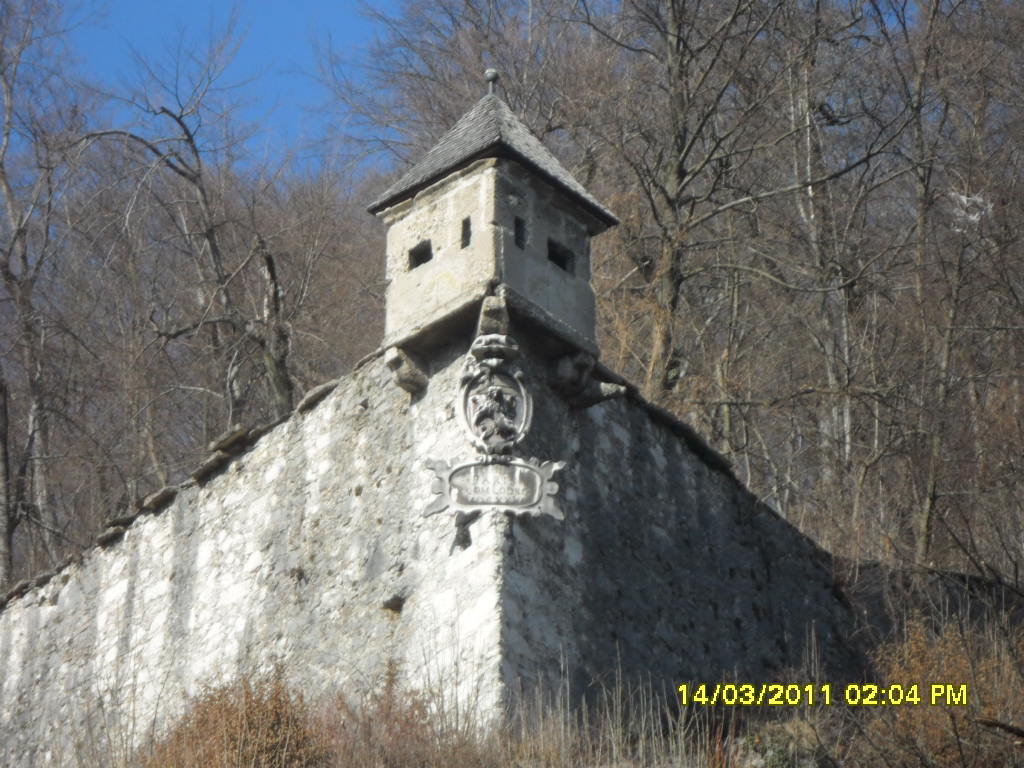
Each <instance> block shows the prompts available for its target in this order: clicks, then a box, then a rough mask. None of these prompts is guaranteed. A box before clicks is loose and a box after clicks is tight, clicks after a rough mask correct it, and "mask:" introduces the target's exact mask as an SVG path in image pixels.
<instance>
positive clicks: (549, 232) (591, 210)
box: [369, 70, 617, 355]
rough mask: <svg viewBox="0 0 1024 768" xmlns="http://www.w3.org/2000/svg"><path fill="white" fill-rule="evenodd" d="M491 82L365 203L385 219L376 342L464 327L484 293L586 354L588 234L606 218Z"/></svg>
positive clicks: (430, 338) (589, 345) (589, 335)
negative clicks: (381, 316) (381, 320)
mask: <svg viewBox="0 0 1024 768" xmlns="http://www.w3.org/2000/svg"><path fill="white" fill-rule="evenodd" d="M488 79H489V80H490V81H491V88H490V92H489V93H488V94H487V95H485V96H484V97H483V98H482V99H480V101H478V102H477V103H476V105H475V106H474V107H473V108H472V109H471V110H469V112H467V113H466V114H465V115H463V117H462V118H461V119H460V120H459V121H458V122H457V123H456V124H455V125H454V127H452V128H451V130H449V131H448V132H447V133H445V134H444V136H442V137H441V139H440V141H438V143H437V144H436V145H435V146H434V147H433V148H431V149H430V150H429V151H428V152H427V153H426V154H425V155H424V156H423V157H422V158H421V159H420V160H419V161H418V162H417V163H416V164H414V165H413V166H412V167H411V168H410V169H409V170H408V171H407V172H406V173H405V174H404V175H403V176H402V177H401V178H400V179H399V180H398V181H397V182H395V183H394V184H393V185H392V186H391V187H389V188H388V189H387V190H386V191H385V192H384V193H383V194H382V195H381V196H380V197H379V198H378V199H377V200H376V201H374V202H373V203H372V204H371V205H370V206H369V210H370V212H371V213H374V214H376V215H378V216H380V217H381V218H382V219H383V220H384V221H385V222H386V223H387V224H388V226H389V228H388V236H387V283H388V287H387V309H386V320H385V339H384V344H385V346H401V347H403V348H405V349H411V350H415V349H421V348H423V347H426V346H429V345H431V344H432V343H434V342H436V341H438V340H439V339H443V338H446V337H447V336H448V335H449V333H450V332H451V331H452V330H453V329H458V328H460V327H466V328H468V327H471V326H472V325H473V323H475V321H476V316H477V312H476V310H478V309H479V307H480V304H481V301H482V300H483V298H484V297H485V296H488V295H492V294H494V293H495V292H499V291H500V293H502V294H503V295H504V296H505V297H506V300H507V303H508V306H509V309H510V311H511V312H512V313H514V314H515V315H516V316H517V319H519V320H521V322H524V323H526V324H528V325H532V326H533V327H536V328H539V329H541V330H543V331H544V333H543V334H541V335H542V336H543V337H544V338H545V339H546V340H548V341H549V342H550V343H553V344H555V345H560V346H563V347H566V348H570V349H571V348H575V349H580V350H584V351H586V352H589V353H591V354H595V355H596V353H597V344H596V340H595V301H594V291H593V288H592V287H591V284H590V238H591V237H593V236H594V235H597V234H599V233H601V232H603V231H604V230H605V229H607V228H608V227H610V226H613V225H614V224H616V223H617V219H616V218H615V216H614V215H613V214H612V213H611V212H610V211H609V210H608V209H607V208H605V207H604V206H603V205H602V204H601V203H599V202H598V201H597V200H596V199H595V198H594V197H593V196H592V195H591V194H590V193H589V192H588V191H587V190H586V189H584V188H583V186H582V185H581V184H580V183H579V182H578V181H576V179H574V178H573V176H572V174H571V173H569V171H567V170H566V169H565V168H564V167H563V166H562V164H561V163H559V162H558V160H557V159H555V157H554V156H553V155H552V154H551V153H550V152H549V151H548V150H547V148H546V147H545V146H544V145H543V144H542V143H541V142H540V141H539V140H538V139H537V138H536V136H534V135H533V134H532V133H531V132H530V130H529V129H528V128H527V127H526V126H525V125H524V124H523V122H522V121H521V120H520V119H519V118H518V117H517V116H516V115H515V114H514V113H513V112H512V110H511V109H510V108H509V107H508V105H507V104H506V103H505V102H504V101H502V99H501V98H500V97H499V96H498V95H497V94H495V93H494V92H493V91H494V87H493V86H494V81H495V80H496V79H497V75H496V73H494V71H493V70H489V72H488Z"/></svg>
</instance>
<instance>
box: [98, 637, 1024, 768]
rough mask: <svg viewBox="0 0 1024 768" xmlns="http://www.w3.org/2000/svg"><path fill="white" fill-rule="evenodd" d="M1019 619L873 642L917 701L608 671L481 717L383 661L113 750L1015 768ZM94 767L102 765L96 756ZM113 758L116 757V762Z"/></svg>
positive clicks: (258, 696)
mask: <svg viewBox="0 0 1024 768" xmlns="http://www.w3.org/2000/svg"><path fill="white" fill-rule="evenodd" d="M1022 660H1024V631H1022V630H1011V629H1006V628H1005V627H1001V626H997V625H990V626H987V627H971V626H961V625H958V624H956V623H947V624H945V625H941V626H936V625H934V624H929V623H928V622H926V621H924V620H915V621H911V622H909V623H908V624H907V629H906V631H905V634H904V636H903V637H902V639H900V640H899V641H898V642H893V643H890V644H888V645H886V646H883V647H882V648H881V650H880V651H879V653H878V657H877V660H876V661H877V669H878V673H879V680H878V682H879V683H881V684H883V685H888V684H900V685H903V686H904V688H908V687H909V686H910V685H912V684H915V683H916V684H917V685H918V686H919V691H920V695H921V697H922V699H923V701H922V703H921V704H918V705H903V706H887V707H874V708H866V707H860V708H858V707H848V706H846V705H845V704H844V703H843V702H842V701H841V690H842V689H841V687H840V688H839V691H840V693H839V697H840V700H838V701H836V702H835V703H834V705H833V706H832V707H831V708H824V707H812V708H806V707H805V708H801V709H795V710H787V711H784V712H783V711H774V712H771V713H767V716H766V713H764V712H755V713H751V712H749V711H740V710H730V709H720V710H718V711H711V710H709V709H704V708H691V709H690V710H689V711H687V712H685V713H682V715H680V713H679V712H677V711H674V709H675V708H674V707H673V706H671V705H666V703H665V700H664V699H663V698H661V697H658V696H656V695H653V694H652V693H651V691H650V690H649V689H642V688H631V687H628V686H625V685H623V684H621V682H619V683H618V684H616V685H614V686H612V687H611V688H608V689H605V690H601V691H599V692H598V693H597V694H596V695H594V696H592V697H590V698H589V699H588V702H589V704H588V705H585V706H576V707H571V706H569V704H568V697H567V696H565V695H563V694H562V692H555V693H554V694H553V695H551V696H548V697H545V696H543V695H539V694H538V695H537V696H535V697H534V698H533V700H532V701H530V703H529V704H528V705H523V706H521V707H520V709H519V710H518V712H517V714H516V716H515V717H514V718H511V719H510V724H506V725H505V726H503V727H501V728H493V727H486V726H485V724H483V723H482V722H481V721H478V720H474V718H473V717H466V716H465V713H460V715H459V717H458V718H457V719H456V718H454V717H449V716H446V714H445V713H447V712H449V711H450V710H449V709H447V708H446V707H445V706H443V702H442V701H441V700H440V699H439V697H437V696H436V695H428V694H427V693H424V692H418V691H411V690H408V689H406V688H404V687H403V686H402V685H401V683H400V675H399V671H398V669H397V668H396V667H394V666H392V667H390V668H389V669H388V672H387V674H386V675H385V678H384V680H383V683H382V685H381V686H380V687H379V689H378V690H377V691H376V692H375V693H373V694H372V695H370V696H368V697H367V698H365V699H364V700H362V701H359V702H357V703H354V702H352V701H350V700H348V699H347V698H345V697H342V696H339V697H337V698H336V699H335V700H333V701H331V702H329V703H328V704H326V705H323V704H320V705H316V706H313V705H311V704H310V703H308V702H307V701H305V700H304V699H303V697H302V696H301V695H299V694H298V693H296V692H295V691H292V690H289V689H288V688H287V687H286V686H285V685H284V683H283V682H282V679H283V677H282V675H280V674H279V675H277V676H276V677H274V678H272V679H270V680H264V681H251V680H243V681H240V682H237V683H234V684H232V685H227V686H222V687H219V688H214V689H210V690H207V691H206V692H205V693H204V694H202V695H201V696H199V697H198V698H197V699H196V701H195V702H194V703H193V705H192V707H191V708H190V710H189V711H188V713H187V714H186V715H185V716H184V717H183V718H182V719H181V720H180V721H179V722H178V723H177V724H176V725H175V726H174V727H173V728H172V729H171V730H170V731H169V732H167V733H166V734H165V735H164V736H163V737H162V738H161V739H159V740H158V741H155V742H152V743H150V744H148V745H146V746H145V747H144V748H143V749H141V750H138V751H137V752H136V755H135V759H134V760H131V761H127V762H125V763H123V764H124V765H133V766H134V765H137V766H142V767H143V768H157V767H159V768H192V767H193V766H195V767H196V768H200V767H202V768H229V767H230V768H243V767H245V768H432V767H433V766H445V767H447V766H455V767H456V768H526V767H527V766H529V767H530V768H533V767H535V766H536V767H537V768H570V767H571V768H577V767H584V766H586V767H588V768H590V767H593V768H641V767H643V768H670V767H675V768H822V767H824V766H831V767H832V768H840V767H842V768H869V767H870V768H874V767H875V766H889V767H891V768H926V767H927V768H990V767H993V766H1024V672H1022V670H1024V667H1022ZM932 683H942V684H951V685H953V686H954V687H958V686H959V685H961V684H966V685H967V686H968V692H969V697H968V704H967V706H946V705H941V706H940V705H936V706H932V705H931V704H929V703H928V701H927V699H928V696H929V693H930V689H929V686H930V685H931V684H932ZM97 765H100V764H97ZM119 765H121V764H120V763H119Z"/></svg>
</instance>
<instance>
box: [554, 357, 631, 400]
mask: <svg viewBox="0 0 1024 768" xmlns="http://www.w3.org/2000/svg"><path fill="white" fill-rule="evenodd" d="M596 364H597V359H596V358H595V357H594V356H593V355H591V354H590V353H589V352H576V353H575V354H572V355H566V356H565V357H562V358H560V359H559V360H558V362H557V363H556V364H555V376H554V384H555V389H557V390H558V391H559V392H561V393H562V394H563V395H565V397H566V399H567V400H568V401H569V403H570V404H571V405H573V406H575V407H577V408H589V407H590V406H592V405H597V404H598V403H601V402H604V401H605V400H609V399H610V398H613V397H621V396H622V395H624V394H626V387H625V386H624V385H622V384H614V383H612V382H608V381H599V380H598V379H596V378H595V377H594V375H593V373H594V366H595V365H596Z"/></svg>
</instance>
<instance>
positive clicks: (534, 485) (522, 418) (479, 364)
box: [424, 333, 565, 521]
mask: <svg viewBox="0 0 1024 768" xmlns="http://www.w3.org/2000/svg"><path fill="white" fill-rule="evenodd" d="M518 357H519V345H518V344H516V342H515V340H514V339H513V338H512V337H511V336H507V335H505V334H500V333H489V334H482V335H480V336H477V338H476V340H475V341H474V342H473V346H472V347H471V348H470V351H469V354H468V355H467V357H466V364H465V367H464V369H463V373H462V378H461V381H460V386H459V409H458V411H459V417H460V419H461V420H462V424H463V427H464V429H465V430H466V434H467V436H468V437H469V440H470V442H471V443H472V444H473V446H474V447H475V448H476V449H477V451H478V452H479V453H481V454H482V457H481V458H480V459H479V460H477V461H469V462H462V463H458V462H455V463H450V462H447V461H442V460H437V459H435V460H431V461H428V462H426V466H427V467H428V468H429V469H430V470H431V471H432V472H433V473H434V481H433V484H432V486H431V490H432V491H433V492H434V493H435V494H437V496H436V497H435V498H434V500H433V501H432V502H431V504H430V506H428V507H427V509H426V510H425V511H424V515H426V516H429V515H434V514H437V513H438V512H442V511H444V510H446V509H452V510H453V511H455V512H456V513H457V519H459V520H469V521H471V520H473V519H476V517H478V516H479V514H474V513H479V512H482V511H484V510H486V509H500V510H507V511H509V512H512V513H515V514H526V515H550V516H551V517H554V518H556V519H558V520H562V519H564V516H563V515H562V511H561V510H560V509H559V508H558V504H557V503H556V501H555V494H556V493H557V492H558V483H557V482H555V481H554V480H553V479H552V478H553V477H554V475H555V474H556V473H557V472H558V471H559V470H561V469H563V468H564V467H565V462H564V461H545V462H541V461H538V460H537V459H533V458H531V459H523V458H517V457H514V456H512V455H511V454H512V449H513V448H514V447H515V446H516V445H518V444H519V443H520V442H521V441H522V439H523V438H524V437H526V433H527V432H528V431H529V429H530V423H531V420H532V418H533V398H532V397H531V396H530V392H529V391H528V390H527V389H526V386H525V384H524V378H525V377H524V375H523V371H522V370H521V369H520V368H519V366H518V365H516V364H515V360H516V358H518Z"/></svg>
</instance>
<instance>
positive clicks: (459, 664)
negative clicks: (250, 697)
mask: <svg viewBox="0 0 1024 768" xmlns="http://www.w3.org/2000/svg"><path fill="white" fill-rule="evenodd" d="M468 344H469V340H468V339H466V340H459V341H458V343H455V342H453V346H452V347H451V348H450V350H449V351H448V352H441V353H438V354H437V355H435V357H434V359H435V360H436V363H435V364H434V369H433V370H431V371H429V372H428V373H429V386H427V388H426V390H425V391H423V392H421V393H419V394H417V395H413V396H410V395H409V394H407V393H406V392H404V391H402V390H401V389H399V388H398V387H397V386H396V385H395V384H394V383H393V381H392V379H391V375H390V372H389V371H388V369H387V367H386V365H385V362H384V359H383V358H381V357H377V358H374V359H372V360H370V361H369V362H367V363H366V364H365V365H364V366H362V367H361V368H360V369H359V370H358V371H357V372H355V373H354V374H352V375H351V376H349V377H346V378H345V379H344V380H342V381H341V382H340V383H339V384H338V386H337V387H336V389H335V390H334V391H333V392H332V393H331V394H330V395H328V396H327V397H326V398H325V399H324V400H323V401H322V402H320V403H319V404H318V405H317V406H316V407H314V408H312V409H310V410H308V411H305V412H301V413H296V414H295V415H294V416H293V417H292V418H291V419H290V420H288V421H286V422H285V423H283V424H281V425H279V426H278V427H276V428H275V429H274V430H273V431H271V432H270V433H268V434H266V435H265V436H263V437H262V438H261V439H260V440H259V441H258V442H257V443H256V444H255V445H254V446H252V447H251V448H249V449H248V450H247V451H245V452H244V453H241V454H240V455H238V456H236V457H235V458H234V459H233V460H231V461H230V462H228V463H227V464H226V465H225V466H224V467H223V468H222V469H221V471H220V472H219V473H217V474H214V475H212V476H210V477H209V478H207V479H205V480H204V481H203V482H202V483H199V484H196V485H192V486H191V487H187V488H184V489H182V490H181V491H180V492H179V493H178V495H177V496H176V497H175V498H174V500H173V501H172V502H170V503H169V504H168V505H167V506H166V507H164V508H162V509H161V510H159V511H157V512H156V513H153V514H146V515H143V516H141V517H139V518H138V519H137V520H136V521H135V522H134V523H133V524H132V525H131V526H130V527H129V528H128V530H127V532H126V533H125V534H124V536H123V538H121V539H120V540H119V541H116V542H114V543H111V544H109V546H107V547H105V548H104V547H99V548H96V549H93V550H91V551H90V552H88V553H86V555H85V556H84V557H83V558H82V559H81V561H80V562H77V563H75V564H72V565H70V566H68V567H66V568H64V569H63V570H62V571H61V572H60V573H58V574H57V575H56V576H55V577H53V578H52V579H51V580H50V581H49V582H48V583H46V584H45V585H43V586H40V587H36V588H34V589H32V590H30V591H29V592H28V593H27V594H25V595H22V596H20V597H18V598H17V599H15V600H13V601H11V602H10V603H9V604H8V605H6V607H5V608H4V609H3V611H2V612H0V764H3V765H11V766H30V765H51V764H58V765H59V764H62V763H66V762H70V761H71V759H72V758H73V757H74V755H75V753H76V751H79V752H80V751H81V750H82V749H86V750H88V749H89V748H90V747H91V746H92V745H90V744H85V745H76V744H75V743H73V741H72V739H73V738H76V737H81V736H83V735H85V736H86V738H87V739H91V740H93V741H94V742H101V741H102V739H104V738H105V737H106V735H107V734H111V733H114V734H121V735H124V734H127V735H128V736H129V737H130V738H134V739H136V740H138V739H140V738H144V737H145V736H146V735H147V734H148V733H150V732H151V731H152V730H153V729H154V728H156V729H159V728H160V727H161V725H162V724H163V723H165V722H167V721H168V720H169V719H172V718H173V717H174V716H176V715H177V714H178V713H179V712H180V711H181V710H182V708H183V706H184V701H185V697H186V696H188V695H190V694H194V693H196V692H197V691H198V690H199V689H200V687H201V686H202V685H204V684H208V683H215V682H217V681H224V680H229V679H231V678H233V677H235V676H237V675H239V674H251V673H256V674H266V673H269V672H271V671H272V670H273V669H274V668H275V667H276V666H278V665H280V668H281V669H282V670H283V672H284V673H285V675H286V677H287V680H288V681H289V682H290V683H291V684H292V685H295V686H297V687H299V688H301V689H302V690H304V691H305V692H306V694H307V696H309V697H311V698H317V697H318V696H329V695H333V694H334V693H335V692H337V691H338V690H345V691H347V692H348V693H350V694H352V693H356V692H358V691H359V690H365V689H366V688H369V687H371V686H373V684H374V683H375V682H376V681H377V680H379V678H380V676H381V675H382V674H383V671H384V669H385V667H386V665H387V664H388V662H389V660H394V661H397V662H399V663H400V664H401V666H402V669H403V670H404V672H405V673H406V675H407V676H408V678H409V680H410V682H411V683H412V684H413V685H418V686H425V687H429V688H431V689H434V690H437V689H446V690H449V691H453V692H454V693H453V694H452V695H458V696H459V697H460V698H462V699H463V700H464V701H466V700H470V699H471V700H473V701H474V703H475V705H476V706H478V707H479V708H480V711H482V712H485V713H486V712H491V713H494V712H499V711H501V708H502V707H503V706H505V705H507V704H508V703H509V702H510V700H511V698H514V692H515V691H518V690H520V688H522V687H525V688H530V687H531V686H533V685H537V684H541V683H543V684H544V685H545V686H549V687H550V688H554V686H557V685H559V684H560V683H562V682H564V676H566V675H567V676H568V680H569V682H570V683H571V685H572V687H573V690H574V691H576V692H577V693H581V692H583V691H584V689H585V686H586V684H588V683H590V682H591V681H592V680H594V679H595V678H597V679H599V678H601V677H606V676H610V675H611V674H613V672H614V671H615V669H616V668H617V667H621V669H622V671H623V672H624V673H625V674H626V676H627V678H636V679H638V680H643V681H652V682H655V683H662V684H665V685H666V686H674V685H676V684H678V683H679V682H683V681H686V680H708V681H710V682H715V681H718V680H721V679H726V678H732V677H734V676H737V675H738V676H739V677H741V678H742V679H744V680H753V681H762V680H773V679H779V678H780V676H781V675H783V670H785V669H786V668H787V667H790V666H798V665H800V663H801V662H802V661H803V660H804V659H805V657H806V656H808V655H809V654H810V652H811V651H810V649H811V647H812V646H813V647H814V649H815V654H816V655H817V657H818V658H819V659H820V662H821V664H822V667H823V669H824V671H825V672H826V673H828V672H829V671H832V672H834V673H835V674H837V675H841V674H844V673H845V671H848V670H849V669H850V668H851V666H852V665H855V663H856V658H855V656H854V654H853V653H852V652H851V651H850V649H848V648H847V647H846V645H845V644H844V640H843V636H844V634H845V633H846V632H848V630H849V628H850V624H851V617H850V615H849V613H848V611H847V609H846V608H845V607H844V606H843V604H842V603H841V601H840V600H839V598H838V597H837V594H836V591H835V588H834V583H833V580H832V576H831V573H830V570H829V561H828V558H827V557H826V556H825V554H824V553H822V552H821V551H820V550H818V549H816V548H815V547H814V546H813V545H812V544H811V543H810V542H809V541H807V540H806V539H804V538H803V537H802V536H800V535H799V534H798V533H797V532H796V531H795V530H794V529H793V528H792V527H791V526H789V525H788V524H787V523H785V522H784V521H782V520H781V519H779V518H778V516H776V515H775V514H774V513H772V512H771V511H770V510H768V509H767V508H766V507H765V506H764V505H762V504H759V503H758V502H757V501H756V500H755V499H754V498H753V497H752V496H751V495H750V494H749V492H747V491H746V490H745V489H744V488H743V487H742V486H741V485H740V484H739V483H738V482H737V481H736V480H735V479H734V478H733V477H732V476H731V475H730V474H729V472H728V470H727V469H726V468H725V467H724V465H723V463H722V462H721V459H719V458H717V457H716V456H715V455H714V454H712V453H711V452H710V451H708V450H707V449H706V448H705V447H703V446H702V444H701V443H700V441H699V440H698V439H697V438H696V437H695V436H693V435H692V434H691V433H689V432H688V430H686V428H685V427H683V426H682V425H680V424H678V423H676V422H674V421H673V420H671V419H670V418H668V417H666V416H664V415H661V414H659V413H658V412H656V411H654V410H653V409H651V408H650V407H649V406H647V405H646V404H644V403H643V402H641V401H639V400H638V399H637V398H635V397H633V396H628V397H623V398H618V399H613V400H608V401H605V402H602V403H599V404H596V405H593V406H592V407H589V408H584V407H573V406H571V405H570V404H569V402H567V400H566V399H565V398H563V397H562V396H561V395H559V394H557V393H556V392H555V391H554V390H553V389H551V388H550V387H549V385H548V383H547V382H548V381H549V379H551V375H552V372H553V368H554V361H553V360H550V359H545V358H544V357H543V356H542V355H541V354H540V353H539V352H536V351H533V352H531V351H530V349H529V348H527V349H526V350H525V352H526V354H525V357H524V359H523V368H524V370H525V373H526V382H527V386H528V387H529V388H530V389H531V391H532V393H533V397H534V402H535V413H534V419H533V428H532V430H531V431H530V433H529V436H528V437H527V438H526V440H525V442H524V443H523V444H522V446H521V447H522V452H523V454H524V455H525V456H536V457H537V458H538V459H540V460H565V461H566V462H567V463H568V466H567V467H566V469H565V470H564V471H563V472H562V473H561V474H560V475H559V476H558V477H557V480H558V483H559V485H560V489H559V490H558V493H557V497H558V503H559V506H560V507H561V509H562V510H563V511H564V514H565V520H564V521H561V520H557V519H555V518H553V517H551V516H548V515H539V516H535V517H529V516H512V515H509V514H506V513H503V512H498V513H494V512H492V513H486V514H484V515H483V516H482V517H480V518H479V519H478V520H476V521H475V522H472V523H471V524H470V525H468V526H467V528H466V531H467V533H468V535H469V543H468V546H465V547H463V546H458V545H457V543H456V526H455V521H454V515H453V514H452V512H451V511H450V510H448V511H445V512H443V513H439V514H434V515H431V516H424V514H423V512H424V510H425V508H426V507H427V506H428V504H429V503H430V501H431V499H432V498H434V490H435V486H434V477H433V475H432V473H431V472H430V471H428V470H427V469H426V466H425V462H427V461H428V460H445V461H463V460H470V459H472V458H473V457H474V450H473V448H472V447H471V445H470V443H469V441H468V439H467V437H466V434H465V433H464V432H463V430H462V427H461V425H460V423H459V420H458V418H457V417H456V407H455V404H456V401H457V399H458V391H459V377H460V374H461V372H462V364H463V353H464V352H465V350H466V349H467V348H468ZM464 543H465V542H464ZM90 734H91V735H90Z"/></svg>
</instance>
